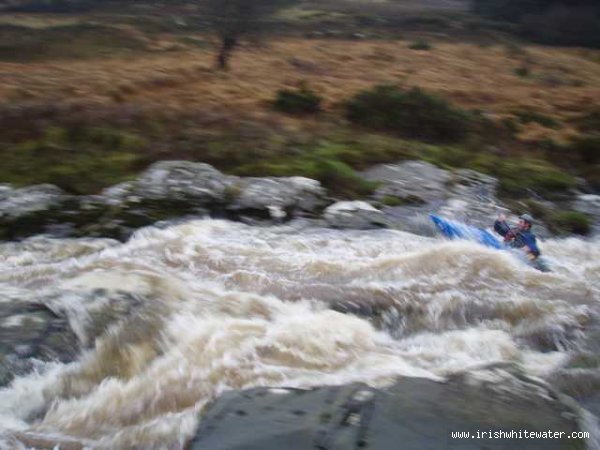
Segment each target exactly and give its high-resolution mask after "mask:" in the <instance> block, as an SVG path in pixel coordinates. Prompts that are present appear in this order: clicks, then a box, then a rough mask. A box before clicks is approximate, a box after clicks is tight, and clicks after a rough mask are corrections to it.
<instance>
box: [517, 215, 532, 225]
mask: <svg viewBox="0 0 600 450" xmlns="http://www.w3.org/2000/svg"><path fill="white" fill-rule="evenodd" d="M519 219H521V220H524V221H525V222H527V223H528V224H529V226H530V227H531V226H533V217H531V215H529V214H521V215H520V216H519Z"/></svg>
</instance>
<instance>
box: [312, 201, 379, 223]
mask: <svg viewBox="0 0 600 450" xmlns="http://www.w3.org/2000/svg"><path fill="white" fill-rule="evenodd" d="M323 217H324V218H325V221H326V222H327V224H328V225H329V226H331V227H333V228H353V229H360V230H366V229H370V228H382V227H386V226H387V220H386V217H385V215H384V214H383V213H382V212H381V211H380V210H378V209H377V208H375V207H374V206H372V205H371V204H369V203H367V202H362V201H354V202H349V201H348V202H337V203H334V204H333V205H330V206H328V207H327V208H326V209H325V212H324V214H323Z"/></svg>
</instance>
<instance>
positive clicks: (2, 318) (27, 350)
mask: <svg viewBox="0 0 600 450" xmlns="http://www.w3.org/2000/svg"><path fill="white" fill-rule="evenodd" d="M78 352H79V345H78V342H77V338H76V336H75V333H74V332H73V330H72V329H71V327H70V325H69V323H68V320H67V319H66V317H62V316H60V315H58V314H56V313H55V312H54V311H52V310H51V309H50V308H48V306H46V305H44V304H42V303H34V302H21V301H4V302H0V386H4V385H6V384H7V383H9V382H10V381H11V380H12V379H13V378H14V377H16V376H19V375H22V374H25V373H27V372H29V371H30V370H32V368H33V367H34V366H35V365H36V362H37V361H62V362H69V361H72V360H73V359H74V358H75V356H76V355H77V353H78Z"/></svg>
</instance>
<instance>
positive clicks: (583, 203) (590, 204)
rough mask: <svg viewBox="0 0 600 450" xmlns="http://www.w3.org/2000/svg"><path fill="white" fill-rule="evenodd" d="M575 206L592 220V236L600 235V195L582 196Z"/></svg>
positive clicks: (578, 197) (578, 198)
mask: <svg viewBox="0 0 600 450" xmlns="http://www.w3.org/2000/svg"><path fill="white" fill-rule="evenodd" d="M573 206H574V207H575V209H576V210H577V211H581V212H582V213H585V214H587V215H588V216H590V218H591V219H592V234H598V233H600V195H594V194H580V195H578V196H577V198H576V200H575V202H574V204H573Z"/></svg>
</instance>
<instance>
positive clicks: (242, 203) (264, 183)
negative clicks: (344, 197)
mask: <svg viewBox="0 0 600 450" xmlns="http://www.w3.org/2000/svg"><path fill="white" fill-rule="evenodd" d="M228 193H229V195H230V197H231V202H230V203H229V204H228V206H227V210H228V211H230V212H235V213H246V214H247V213H250V214H252V213H254V214H255V215H263V216H265V217H267V218H271V219H275V220H283V219H288V218H293V217H302V216H314V215H315V213H316V212H317V211H319V210H320V209H322V208H323V206H324V205H325V204H326V203H327V200H326V197H325V189H323V188H322V187H321V184H320V183H319V182H318V181H315V180H311V179H309V178H304V177H282V178H239V179H237V180H236V181H235V182H234V183H233V184H232V185H231V186H230V187H229V190H228Z"/></svg>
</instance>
